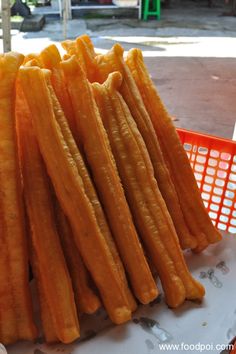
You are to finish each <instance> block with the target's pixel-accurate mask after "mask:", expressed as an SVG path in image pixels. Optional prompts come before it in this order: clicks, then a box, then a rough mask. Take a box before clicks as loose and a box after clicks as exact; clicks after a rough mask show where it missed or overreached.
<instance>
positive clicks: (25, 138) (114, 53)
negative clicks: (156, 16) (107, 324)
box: [0, 35, 221, 344]
mask: <svg viewBox="0 0 236 354" xmlns="http://www.w3.org/2000/svg"><path fill="white" fill-rule="evenodd" d="M62 47H63V48H64V49H65V51H66V54H64V57H63V58H62V57H61V55H60V53H59V51H58V49H57V47H56V46H54V45H50V46H49V47H47V48H45V49H44V50H43V51H42V52H41V53H40V54H30V55H28V56H26V57H24V56H23V55H21V54H18V53H12V52H11V53H7V54H4V55H1V56H0V242H1V257H0V285H1V286H0V342H2V343H3V344H9V343H13V342H15V341H17V340H22V339H26V340H33V339H35V338H36V337H37V335H38V330H37V328H36V325H35V320H34V315H33V311H32V299H31V292H30V287H29V274H28V272H29V263H30V265H31V267H32V272H33V276H34V279H35V282H36V287H37V292H38V299H39V304H40V315H41V322H42V328H43V334H44V337H45V340H46V342H48V343H52V342H57V341H61V342H63V343H70V342H72V341H74V340H75V339H77V338H79V336H80V327H79V326H80V325H79V320H78V318H79V315H80V314H83V313H87V314H92V313H94V312H95V311H96V310H97V309H98V308H99V307H100V306H102V305H103V306H104V307H105V309H106V311H107V314H108V315H109V317H110V319H111V320H112V321H113V322H114V323H116V324H121V323H124V322H126V321H129V320H130V319H131V316H132V312H134V311H135V309H136V308H137V303H138V302H140V303H142V304H148V303H150V302H151V301H153V300H154V299H155V298H156V297H157V296H158V289H157V285H156V280H155V275H156V274H157V275H158V277H159V279H160V281H161V284H162V288H163V291H164V295H165V300H166V303H167V305H168V306H169V307H171V308H176V307H178V306H180V305H181V304H182V303H183V302H184V301H185V299H188V300H201V299H202V297H203V296H204V288H203V286H202V285H201V284H200V283H199V282H198V281H196V280H195V279H194V278H193V277H192V275H191V274H190V272H189V270H188V268H187V265H186V263H185V259H184V256H183V253H182V250H183V249H187V248H189V249H192V250H193V251H194V252H196V253H198V252H200V251H202V250H204V249H205V248H206V247H207V246H208V245H209V244H211V243H215V242H217V241H219V240H220V239H221V235H220V234H219V233H218V231H217V230H216V229H215V227H214V226H213V224H212V223H211V220H210V218H209V216H208V214H207V212H206V210H205V208H204V205H203V202H202V200H201V196H200V193H199V190H198V187H197V184H196V181H195V178H194V175H193V172H192V169H191V166H190V164H189V161H188V157H187V155H186V153H185V151H184V149H183V147H182V145H181V143H180V140H179V138H178V134H177V132H176V130H175V127H174V125H173V123H172V120H171V118H170V116H169V115H168V113H167V111H166V110H165V108H164V106H163V103H162V101H161V100H160V98H159V96H158V93H157V91H156V89H155V86H154V84H153V83H152V81H151V78H150V76H149V74H148V71H147V69H146V67H145V64H144V61H143V57H142V53H141V51H140V50H138V49H132V50H130V51H129V52H128V55H127V57H126V58H125V59H124V56H123V54H124V53H123V52H124V51H123V48H122V47H121V46H120V45H119V44H115V45H114V47H113V48H112V49H111V50H110V51H108V52H107V53H106V54H104V55H101V54H97V53H96V52H95V50H94V47H93V44H92V42H91V40H90V38H89V37H88V36H87V35H83V36H81V37H79V38H77V39H76V40H75V41H65V42H63V43H62ZM80 318H81V317H80Z"/></svg>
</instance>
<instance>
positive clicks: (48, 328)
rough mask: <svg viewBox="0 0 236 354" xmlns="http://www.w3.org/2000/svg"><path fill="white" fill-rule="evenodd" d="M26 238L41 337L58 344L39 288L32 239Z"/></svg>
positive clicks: (43, 293) (42, 290)
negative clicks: (37, 302) (38, 309)
mask: <svg viewBox="0 0 236 354" xmlns="http://www.w3.org/2000/svg"><path fill="white" fill-rule="evenodd" d="M31 232H32V230H30V228H29V231H28V235H29V233H31ZM28 238H29V241H30V242H29V243H30V263H31V266H32V269H33V274H34V278H35V281H36V288H37V297H38V301H39V306H40V319H41V323H42V329H43V336H44V338H45V341H46V343H56V342H59V338H58V336H57V334H56V331H55V329H54V325H53V321H52V316H51V313H50V308H49V306H48V303H47V297H46V293H45V291H44V289H43V287H42V286H41V284H42V278H41V274H40V272H39V266H38V263H37V261H38V259H37V256H36V255H35V253H34V249H33V246H32V242H31V240H32V237H30V235H29V237H28Z"/></svg>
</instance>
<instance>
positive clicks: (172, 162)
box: [127, 49, 221, 251]
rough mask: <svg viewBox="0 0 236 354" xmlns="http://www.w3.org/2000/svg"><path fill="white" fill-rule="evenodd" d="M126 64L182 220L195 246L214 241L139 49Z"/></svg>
mask: <svg viewBox="0 0 236 354" xmlns="http://www.w3.org/2000/svg"><path fill="white" fill-rule="evenodd" d="M127 64H128V65H129V68H130V70H131V72H132V75H133V77H134V79H135V82H136V84H137V86H138V89H139V91H140V94H141V96H142V99H143V102H144V104H145V107H146V109H147V111H148V113H149V116H150V118H151V120H152V123H153V126H154V128H155V131H156V134H157V137H158V139H159V141H160V143H161V147H162V151H163V153H164V156H165V159H166V161H168V167H169V169H170V172H171V177H172V179H173V181H174V184H175V187H176V190H177V193H178V196H179V200H180V204H181V208H182V211H183V213H184V217H185V220H186V221H187V224H188V227H189V229H190V230H191V232H192V234H193V235H194V236H196V238H197V239H198V240H199V242H198V246H197V248H196V249H195V250H196V251H201V250H202V249H203V248H204V242H202V241H201V240H203V239H207V241H208V242H209V243H215V242H217V241H219V240H220V239H221V235H220V233H219V232H218V231H217V230H216V228H215V227H214V225H213V224H212V222H211V220H210V217H209V215H208V213H207V211H206V209H205V207H204V204H203V201H202V199H201V195H200V192H199V189H198V186H197V183H196V180H195V178H194V175H193V171H192V168H191V166H190V163H189V160H188V157H187V155H186V153H185V151H184V148H183V146H182V144H181V142H180V139H179V137H178V134H177V132H176V129H175V127H174V125H173V122H172V120H171V117H170V116H169V114H168V112H167V111H166V109H165V107H164V105H163V103H162V101H161V99H160V97H159V95H158V92H157V90H156V88H155V86H154V84H153V82H152V80H151V78H150V76H149V74H148V71H147V68H146V67H145V64H144V61H143V57H142V53H141V51H140V50H138V49H133V50H131V51H130V52H129V54H128V58H127Z"/></svg>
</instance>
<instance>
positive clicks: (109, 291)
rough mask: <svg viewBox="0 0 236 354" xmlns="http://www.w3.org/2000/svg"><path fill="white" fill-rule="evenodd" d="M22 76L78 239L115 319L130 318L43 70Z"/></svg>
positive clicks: (43, 150)
mask: <svg viewBox="0 0 236 354" xmlns="http://www.w3.org/2000/svg"><path fill="white" fill-rule="evenodd" d="M20 79H21V83H22V86H23V89H24V93H25V96H26V98H27V101H28V105H29V107H30V110H31V114H32V119H33V125H34V129H35V132H36V136H37V139H38V142H39V146H40V150H41V153H42V155H43V158H44V160H45V163H46V166H47V170H48V173H49V175H50V177H51V180H52V182H53V185H54V189H55V192H56V194H57V197H58V199H59V201H60V204H61V206H62V208H63V210H64V212H65V214H66V215H67V217H68V219H69V221H70V224H71V226H72V229H73V235H74V237H75V242H76V245H77V247H78V248H79V250H80V254H81V256H82V258H83V261H84V262H85V265H86V267H87V268H88V270H89V271H90V273H91V275H92V277H93V279H94V281H95V283H96V285H97V287H98V289H99V291H100V294H101V297H102V300H103V303H104V305H105V307H106V309H107V312H108V314H109V316H110V318H111V319H112V320H113V321H114V322H115V323H122V322H125V321H128V320H129V319H130V317H131V311H130V310H129V308H128V305H127V300H126V297H125V295H124V293H123V290H122V287H121V284H120V277H119V275H118V272H117V270H116V267H115V264H114V261H113V258H112V255H111V253H110V251H109V248H108V246H107V244H106V241H105V240H104V237H103V235H102V234H101V232H100V229H99V226H98V224H97V221H96V217H95V214H94V210H93V207H92V204H91V202H90V201H89V198H88V196H87V195H86V194H85V190H84V185H83V181H82V178H81V176H80V174H79V173H78V169H77V166H76V164H75V161H74V159H73V157H72V155H71V153H70V151H69V148H68V146H67V143H66V141H65V140H64V138H63V135H62V132H61V129H60V127H59V125H58V123H57V121H56V119H55V115H54V111H53V104H52V100H51V97H50V91H49V89H48V87H47V81H46V78H45V75H44V71H43V70H41V69H39V68H37V67H32V68H21V69H20Z"/></svg>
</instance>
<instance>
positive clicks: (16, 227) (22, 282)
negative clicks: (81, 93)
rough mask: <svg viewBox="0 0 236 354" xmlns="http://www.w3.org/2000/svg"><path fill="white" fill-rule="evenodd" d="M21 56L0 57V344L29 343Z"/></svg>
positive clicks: (33, 331)
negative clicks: (18, 117) (17, 110)
mask: <svg viewBox="0 0 236 354" xmlns="http://www.w3.org/2000/svg"><path fill="white" fill-rule="evenodd" d="M22 61H23V56H22V55H21V54H17V53H7V54H4V55H0V127H1V129H0V231H1V233H0V245H1V257H0V258H1V260H0V342H2V343H3V344H5V345H6V344H10V343H13V342H15V341H16V340H21V339H26V340H33V339H34V338H35V337H36V335H37V330H36V327H35V325H34V322H33V312H32V300H31V294H30V288H29V281H28V279H29V278H28V250H27V242H26V234H25V223H24V211H23V204H22V188H21V179H20V172H19V164H18V157H17V141H16V134H15V118H14V104H15V80H16V75H17V72H18V68H19V66H20V65H21V63H22Z"/></svg>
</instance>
